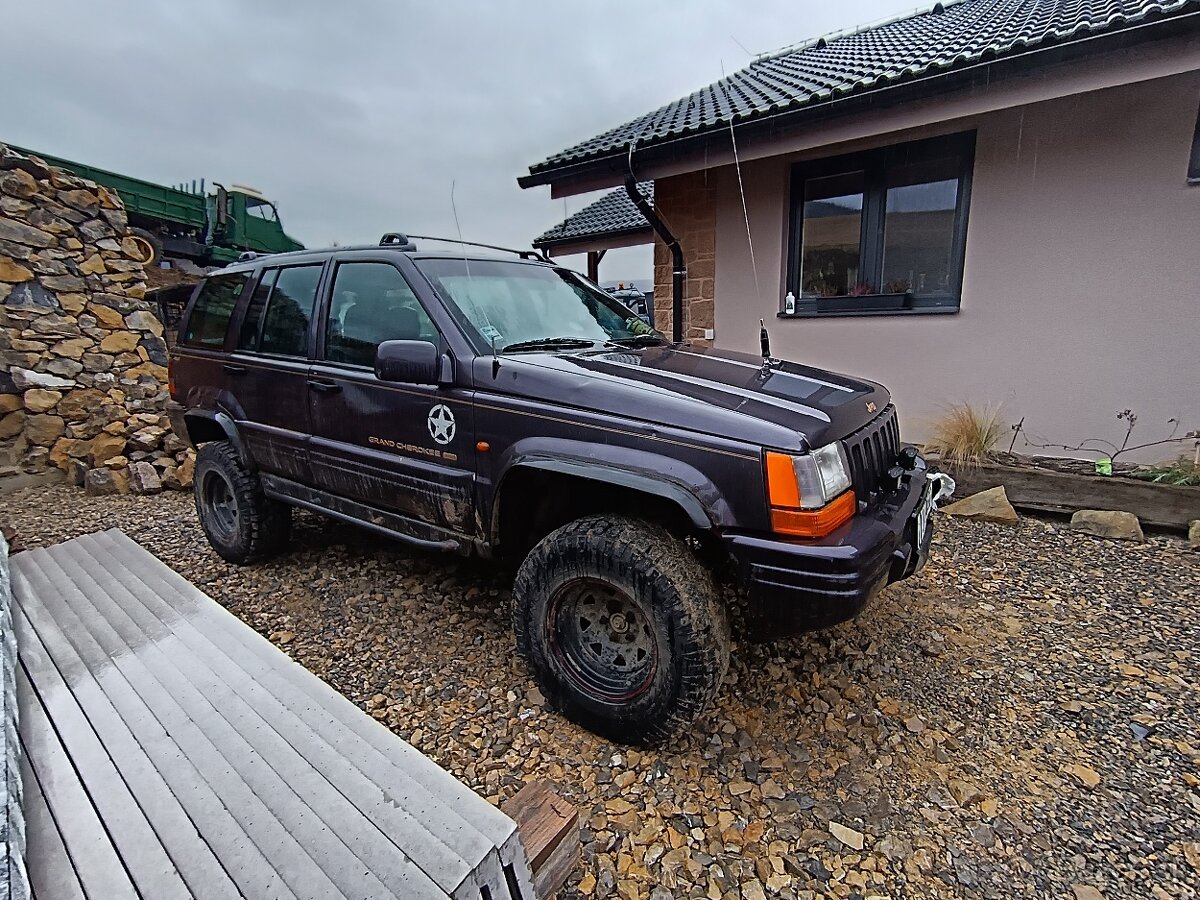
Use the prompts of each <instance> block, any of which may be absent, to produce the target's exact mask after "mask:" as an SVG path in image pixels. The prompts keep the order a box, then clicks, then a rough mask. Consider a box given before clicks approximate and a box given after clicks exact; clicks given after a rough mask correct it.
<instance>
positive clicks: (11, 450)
mask: <svg viewBox="0 0 1200 900" xmlns="http://www.w3.org/2000/svg"><path fill="white" fill-rule="evenodd" d="M127 231H128V221H127V217H126V213H125V209H124V206H123V204H122V203H121V199H120V197H118V196H117V195H116V194H115V193H114V192H112V191H109V190H106V189H105V188H104V187H101V186H98V185H96V184H94V183H93V182H90V181H85V180H83V179H80V178H77V177H75V176H74V175H71V174H70V173H68V172H66V171H64V170H63V169H57V168H53V167H50V166H48V165H46V164H45V163H44V162H43V161H42V160H40V159H37V158H36V157H26V156H23V155H21V154H18V153H16V152H15V151H13V150H10V149H9V148H8V147H5V146H4V145H2V144H0V362H2V366H0V477H2V476H5V475H13V474H16V473H19V472H27V473H38V472H42V471H46V470H48V469H51V468H52V467H57V468H60V469H62V470H64V471H66V472H68V473H69V474H70V475H71V477H72V478H73V479H74V480H75V481H76V483H78V484H84V483H87V484H88V486H89V488H90V489H91V490H92V491H93V492H105V491H121V492H124V491H127V490H130V489H131V488H132V489H134V490H139V491H145V492H151V491H154V490H158V489H161V487H162V486H163V485H164V484H165V485H167V486H183V485H184V482H186V481H188V480H189V479H190V470H191V465H192V458H191V456H190V451H188V450H187V449H186V448H185V447H184V445H183V444H182V442H181V441H179V439H178V438H176V437H175V436H174V435H173V434H172V433H171V431H170V424H169V422H168V420H167V418H166V415H165V408H166V403H167V400H168V396H167V390H166V384H167V369H166V366H167V345H166V342H165V340H164V338H163V326H162V323H161V321H160V320H159V318H158V316H157V315H156V313H155V311H154V307H153V305H152V304H151V303H149V302H148V301H146V299H145V296H146V282H145V272H144V271H143V269H142V264H141V263H140V262H139V261H138V259H137V256H136V253H137V248H136V247H135V246H134V244H133V243H132V241H130V240H129V239H128V234H127Z"/></svg>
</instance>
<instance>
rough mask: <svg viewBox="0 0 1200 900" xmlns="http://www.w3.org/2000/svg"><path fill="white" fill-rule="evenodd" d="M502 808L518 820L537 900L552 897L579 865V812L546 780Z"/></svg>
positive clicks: (529, 786) (511, 817)
mask: <svg viewBox="0 0 1200 900" xmlns="http://www.w3.org/2000/svg"><path fill="white" fill-rule="evenodd" d="M500 810H501V811H502V812H503V813H505V814H506V815H507V816H508V817H509V818H510V819H512V820H513V821H514V822H516V823H517V833H518V834H519V835H520V836H521V844H522V845H523V846H524V847H525V855H526V856H528V857H529V865H530V868H532V869H533V888H534V891H535V892H536V894H537V900H551V898H552V897H555V896H557V894H558V892H559V891H560V890H562V887H563V885H564V884H566V882H567V879H568V878H570V877H571V873H572V872H574V871H575V869H576V867H577V866H578V865H579V811H578V810H577V809H575V807H574V806H573V805H572V804H571V803H568V802H567V801H566V800H564V799H563V798H562V797H560V796H559V795H558V794H556V793H555V792H554V791H553V790H552V789H551V788H550V787H549V786H548V785H547V784H546V783H545V782H542V781H531V782H529V783H528V784H527V785H525V787H523V788H521V790H519V791H518V792H517V795H516V796H515V797H513V798H512V799H511V800H509V801H508V802H507V803H504V804H502V805H501V806H500Z"/></svg>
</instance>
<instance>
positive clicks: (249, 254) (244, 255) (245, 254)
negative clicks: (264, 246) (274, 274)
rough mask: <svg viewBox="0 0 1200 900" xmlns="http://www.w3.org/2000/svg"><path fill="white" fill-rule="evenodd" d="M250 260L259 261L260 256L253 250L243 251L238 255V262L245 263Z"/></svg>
mask: <svg viewBox="0 0 1200 900" xmlns="http://www.w3.org/2000/svg"><path fill="white" fill-rule="evenodd" d="M248 259H258V254H257V253H255V252H254V251H253V250H243V251H242V252H241V253H239V254H238V262H245V261H246V260H248Z"/></svg>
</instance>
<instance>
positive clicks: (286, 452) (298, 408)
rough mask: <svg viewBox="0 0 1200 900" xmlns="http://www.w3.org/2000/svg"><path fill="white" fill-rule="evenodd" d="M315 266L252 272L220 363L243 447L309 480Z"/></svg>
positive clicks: (260, 462) (263, 464)
mask: <svg viewBox="0 0 1200 900" xmlns="http://www.w3.org/2000/svg"><path fill="white" fill-rule="evenodd" d="M322 271H323V266H322V265H321V264H320V263H315V264H305V265H294V266H272V267H270V268H265V269H263V270H262V271H261V272H260V273H259V277H258V280H257V283H256V286H255V288H254V293H253V295H252V296H251V298H250V302H249V303H248V304H244V306H245V312H244V315H243V316H242V318H241V321H240V325H239V329H238V335H237V343H236V348H235V350H234V352H233V353H232V354H231V355H230V356H229V360H228V362H227V363H226V365H225V370H226V374H227V384H228V386H229V388H228V390H229V393H230V394H231V395H232V396H233V398H234V400H235V401H236V404H237V413H236V418H237V420H238V426H239V430H240V431H241V433H242V435H243V438H244V440H245V442H246V448H247V449H248V450H249V452H250V455H251V456H252V457H253V459H254V462H255V463H256V465H257V466H258V467H259V469H261V470H262V471H264V472H267V473H269V474H272V475H279V476H282V477H284V478H289V479H292V480H294V481H299V482H302V483H305V484H309V483H311V481H312V472H311V468H310V466H309V462H308V434H309V427H310V426H309V418H308V375H309V361H308V355H309V347H310V346H311V343H312V341H313V339H314V335H315V330H316V329H315V324H314V322H313V309H314V307H315V305H316V297H317V288H318V286H319V284H320V280H321V273H322Z"/></svg>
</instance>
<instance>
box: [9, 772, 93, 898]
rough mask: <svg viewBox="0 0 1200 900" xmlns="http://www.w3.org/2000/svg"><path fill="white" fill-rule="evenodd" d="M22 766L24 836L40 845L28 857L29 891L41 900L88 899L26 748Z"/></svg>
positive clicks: (32, 844) (35, 844)
mask: <svg viewBox="0 0 1200 900" xmlns="http://www.w3.org/2000/svg"><path fill="white" fill-rule="evenodd" d="M20 765H21V776H22V777H21V783H22V788H23V791H24V798H23V805H24V812H25V836H26V839H27V840H28V841H29V845H30V846H32V847H36V848H37V853H34V854H32V855H31V856H30V857H29V859H28V860H27V865H28V874H29V888H30V891H31V892H32V895H33V896H34V897H36V898H40V900H87V898H86V897H85V896H84V894H83V885H81V884H80V883H79V876H78V875H77V874H76V873H75V865H74V864H73V863H72V862H71V857H69V856H68V855H67V847H66V845H65V844H64V843H63V839H62V835H61V834H60V833H59V831H58V826H57V825H56V824H54V817H53V816H51V815H50V807H49V805H48V804H47V803H46V797H45V795H43V794H42V786H41V785H40V784H38V780H37V776H35V775H34V774H33V769H32V767H31V766H30V765H29V753H28V750H27V749H26V752H24V753H22V754H21V760H20Z"/></svg>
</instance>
